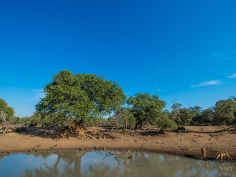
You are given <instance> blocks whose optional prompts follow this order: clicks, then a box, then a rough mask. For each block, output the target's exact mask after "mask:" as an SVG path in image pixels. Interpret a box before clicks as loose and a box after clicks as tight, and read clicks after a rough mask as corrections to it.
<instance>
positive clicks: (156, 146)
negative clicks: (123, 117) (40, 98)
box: [0, 126, 236, 161]
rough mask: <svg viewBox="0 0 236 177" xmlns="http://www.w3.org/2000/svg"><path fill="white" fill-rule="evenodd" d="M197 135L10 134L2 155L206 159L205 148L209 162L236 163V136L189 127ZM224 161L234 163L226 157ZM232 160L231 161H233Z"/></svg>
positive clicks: (0, 140) (3, 139)
mask: <svg viewBox="0 0 236 177" xmlns="http://www.w3.org/2000/svg"><path fill="white" fill-rule="evenodd" d="M188 129H189V130H193V131H195V132H188V133H176V132H166V133H165V134H151V133H150V132H149V133H147V132H139V133H136V134H131V133H130V132H125V133H124V132H122V131H115V130H114V131H107V130H104V129H103V128H95V127H94V128H89V129H88V130H87V131H88V132H89V133H90V135H91V132H92V133H93V135H94V136H89V137H83V136H82V137H80V138H75V137H74V138H59V139H55V138H49V137H44V136H38V135H36V134H33V133H30V134H27V133H7V134H5V135H1V136H0V155H1V156H4V155H7V154H9V153H30V152H41V151H52V152H53V151H62V150H123V151H125V150H131V151H149V152H157V153H166V154H172V155H178V156H187V157H191V158H196V159H203V158H204V157H203V154H202V148H204V149H205V150H206V155H207V156H206V159H210V160H216V157H217V156H218V155H219V154H220V153H223V154H226V153H228V154H229V155H230V157H231V158H232V161H235V160H236V141H234V140H235V139H236V133H235V132H232V131H223V132H219V133H196V131H199V132H203V131H209V132H211V131H212V132H214V131H216V130H219V129H220V127H213V126H211V127H188ZM224 160H227V161H228V160H230V159H229V158H226V157H225V159H224ZM230 161H231V160H230Z"/></svg>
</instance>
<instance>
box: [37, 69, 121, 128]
mask: <svg viewBox="0 0 236 177" xmlns="http://www.w3.org/2000/svg"><path fill="white" fill-rule="evenodd" d="M44 92H45V97H44V98H42V99H41V101H40V102H39V103H38V104H37V105H36V110H37V113H39V114H41V115H43V116H47V118H49V120H51V121H53V122H58V123H60V124H63V123H66V122H67V121H66V120H68V121H74V120H76V121H78V122H86V121H88V120H90V119H93V118H95V117H99V116H102V115H104V114H109V113H111V112H115V111H117V110H118V108H119V107H120V106H121V105H122V104H123V103H124V102H125V95H124V93H123V91H122V89H121V88H120V87H119V86H118V85H117V84H115V83H113V82H111V81H107V80H105V79H103V78H101V77H97V76H96V75H89V74H78V75H73V74H72V73H71V72H69V71H62V72H60V73H58V74H57V75H55V77H54V79H53V81H52V83H50V84H48V85H47V86H46V87H45V89H44Z"/></svg>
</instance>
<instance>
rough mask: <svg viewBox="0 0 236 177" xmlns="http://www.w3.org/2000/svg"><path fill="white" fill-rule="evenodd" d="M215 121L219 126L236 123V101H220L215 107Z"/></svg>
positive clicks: (232, 99)
mask: <svg viewBox="0 0 236 177" xmlns="http://www.w3.org/2000/svg"><path fill="white" fill-rule="evenodd" d="M214 111H215V112H214V114H215V119H214V121H215V122H216V123H217V124H227V125H232V124H235V123H236V99H235V98H230V99H227V100H220V101H218V102H216V104H215V106H214Z"/></svg>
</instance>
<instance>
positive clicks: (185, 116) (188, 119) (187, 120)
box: [170, 103, 201, 126]
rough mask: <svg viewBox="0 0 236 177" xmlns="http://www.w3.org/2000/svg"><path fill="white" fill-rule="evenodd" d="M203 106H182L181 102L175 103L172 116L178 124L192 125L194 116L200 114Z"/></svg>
mask: <svg viewBox="0 0 236 177" xmlns="http://www.w3.org/2000/svg"><path fill="white" fill-rule="evenodd" d="M200 114H201V108H200V107H192V108H188V109H187V108H182V106H181V104H179V103H175V104H173V106H172V111H171V114H170V118H171V119H172V120H173V121H175V122H176V124H177V125H178V126H184V125H190V124H191V123H192V121H193V119H194V118H196V117H198V116H200Z"/></svg>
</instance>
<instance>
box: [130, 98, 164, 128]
mask: <svg viewBox="0 0 236 177" xmlns="http://www.w3.org/2000/svg"><path fill="white" fill-rule="evenodd" d="M127 103H128V105H129V106H130V109H131V111H132V112H133V114H134V117H135V118H136V126H135V128H138V127H140V128H142V125H143V123H145V122H148V123H151V124H157V123H158V119H159V118H161V117H163V114H164V110H163V109H164V107H165V102H164V101H163V100H161V99H160V98H159V96H157V95H150V94H136V95H135V96H133V97H130V98H129V99H128V101H127Z"/></svg>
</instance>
